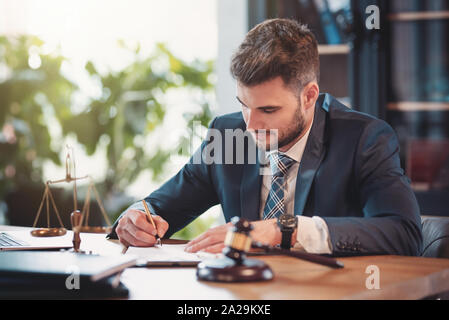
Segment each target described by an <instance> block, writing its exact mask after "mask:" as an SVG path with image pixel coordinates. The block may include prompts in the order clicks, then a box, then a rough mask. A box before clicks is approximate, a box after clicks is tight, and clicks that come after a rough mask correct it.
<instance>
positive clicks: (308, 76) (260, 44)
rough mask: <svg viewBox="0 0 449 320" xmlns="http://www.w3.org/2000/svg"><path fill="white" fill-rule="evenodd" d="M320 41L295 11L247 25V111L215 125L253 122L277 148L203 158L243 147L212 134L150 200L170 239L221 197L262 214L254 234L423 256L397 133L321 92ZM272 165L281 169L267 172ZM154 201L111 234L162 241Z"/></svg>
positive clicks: (217, 247) (197, 245)
mask: <svg viewBox="0 0 449 320" xmlns="http://www.w3.org/2000/svg"><path fill="white" fill-rule="evenodd" d="M317 48H318V47H317V42H316V39H315V37H314V36H313V34H312V33H311V32H310V30H308V29H307V28H306V27H305V26H303V25H301V24H299V23H298V22H296V21H293V20H286V19H274V20H268V21H265V22H263V23H261V24H259V25H257V26H256V27H255V28H253V29H252V30H251V31H250V32H249V33H248V34H247V36H246V38H245V39H244V41H243V43H242V44H241V45H240V47H239V49H238V51H237V52H236V53H235V55H234V57H233V59H232V65H231V72H232V75H233V76H234V78H235V79H236V80H237V99H238V101H239V102H240V103H241V105H242V112H239V113H233V114H229V115H225V116H222V117H218V118H215V119H214V120H213V121H212V123H211V125H210V129H209V132H217V131H218V133H222V135H221V136H226V131H229V130H230V129H232V130H235V131H238V130H246V132H251V135H252V137H253V138H254V141H255V142H256V144H257V147H258V150H259V152H262V153H265V156H266V158H263V157H262V159H261V158H257V159H256V161H254V162H251V161H249V159H250V157H251V155H250V153H251V152H250V150H251V141H246V142H245V144H244V157H243V158H244V159H245V161H243V163H242V162H239V161H234V163H232V164H229V163H227V162H224V161H214V162H212V163H211V162H210V161H209V162H207V161H206V162H207V163H206V162H205V161H201V163H195V161H192V160H193V159H195V157H196V156H197V155H204V154H205V153H206V154H210V155H212V154H214V157H215V158H214V159H219V160H220V157H222V158H223V159H225V158H226V159H228V158H229V157H228V156H229V153H230V152H231V153H232V152H234V151H236V150H237V149H236V147H235V146H234V147H233V148H231V151H230V150H228V149H226V148H225V147H224V146H223V147H222V149H219V150H214V151H213V152H211V150H208V147H209V146H210V145H211V144H213V143H214V141H215V142H217V141H219V139H220V138H217V137H216V135H214V138H213V139H212V138H211V136H212V135H211V134H209V136H208V138H207V139H206V140H205V141H204V142H203V144H202V146H201V148H200V149H199V150H198V151H197V153H196V154H195V155H194V156H193V157H192V159H191V161H190V162H189V163H187V164H186V165H185V166H184V168H183V169H182V170H181V171H180V172H179V173H178V174H177V175H175V176H174V177H173V178H171V179H170V180H169V181H168V182H166V183H165V184H164V185H163V186H162V187H161V188H160V189H158V190H156V191H154V192H153V193H152V194H150V195H149V196H148V197H147V198H146V199H145V200H146V201H147V203H148V204H149V206H150V208H151V211H152V214H154V220H155V222H156V226H157V233H158V235H159V236H160V237H169V236H170V235H172V234H173V233H174V232H176V231H177V230H179V229H181V228H183V227H184V226H186V225H187V224H188V223H190V222H191V221H192V220H194V219H195V218H196V217H198V216H199V215H200V214H201V213H203V212H204V211H205V210H207V209H208V208H210V207H211V206H213V205H216V204H221V206H222V209H223V213H224V216H225V219H226V221H227V222H229V221H230V219H231V218H232V217H233V216H240V217H243V218H246V219H249V220H251V221H253V222H252V224H253V226H254V230H253V231H252V233H251V236H252V238H253V239H254V240H256V241H260V242H263V243H267V244H270V245H273V246H275V245H281V246H282V247H286V248H291V247H294V248H297V249H301V250H305V251H307V252H311V253H321V254H332V255H336V256H337V255H357V254H360V255H361V254H398V255H419V254H420V251H421V246H422V235H421V223H420V213H419V208H418V205H417V202H416V199H415V196H414V194H413V192H412V190H411V188H410V185H409V180H408V178H407V177H406V176H405V175H404V173H403V170H402V169H401V168H400V162H399V155H398V150H399V148H398V142H397V138H396V136H395V133H394V132H393V130H392V129H391V127H390V126H389V125H388V124H386V123H385V122H384V121H382V120H379V119H376V118H374V117H371V116H369V115H366V114H362V113H359V112H356V111H353V110H351V109H349V108H347V107H345V106H344V105H342V104H340V103H339V102H338V101H337V100H336V99H334V98H333V97H331V96H330V95H328V94H320V93H319V87H318V78H319V56H318V49H317ZM270 130H274V133H273V132H272V131H270ZM276 130H277V131H276ZM217 139H218V140H217ZM225 144H226V143H225ZM276 144H277V148H276ZM217 145H221V144H217ZM273 148H275V149H274V150H273ZM237 153H238V152H237ZM239 156H241V155H239V154H237V155H236V154H231V156H230V157H231V158H232V159H233V160H236V157H239ZM227 157H228V158H227ZM264 159H265V160H266V161H263V160H264ZM264 163H268V165H267V166H265V167H264ZM263 168H268V169H271V170H268V172H269V173H268V174H265V175H263V174H261V172H262V170H261V169H263ZM265 172H266V171H265ZM142 211H143V210H142V208H141V207H140V205H139V204H138V203H137V204H135V205H133V206H131V207H130V208H129V209H128V210H127V211H126V212H125V213H124V214H122V216H121V218H120V219H119V220H118V221H117V222H116V223H115V225H114V228H115V232H113V233H112V234H111V237H114V236H118V238H119V239H120V241H121V242H122V243H124V244H125V245H134V246H152V245H154V243H155V241H156V239H155V235H156V230H155V229H154V228H153V227H152V225H151V224H150V223H149V222H148V221H147V220H146V218H145V214H144V213H143V212H142ZM292 215H294V217H292ZM228 227H229V223H228V224H226V225H223V226H218V227H216V228H212V229H210V230H208V231H207V232H205V233H204V234H202V235H200V236H199V237H197V238H196V239H194V240H192V241H190V242H189V243H188V245H187V248H186V250H187V251H190V252H196V251H199V250H204V251H208V252H220V251H221V250H222V249H223V247H224V243H223V242H224V238H225V234H226V232H227V229H228Z"/></svg>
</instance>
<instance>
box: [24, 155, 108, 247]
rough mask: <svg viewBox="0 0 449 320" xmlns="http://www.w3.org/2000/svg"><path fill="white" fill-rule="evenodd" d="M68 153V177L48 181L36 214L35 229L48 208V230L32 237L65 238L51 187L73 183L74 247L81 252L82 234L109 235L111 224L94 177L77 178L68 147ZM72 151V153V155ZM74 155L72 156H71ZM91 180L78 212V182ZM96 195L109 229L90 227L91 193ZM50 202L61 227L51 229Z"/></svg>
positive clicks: (39, 230) (36, 233)
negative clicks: (80, 209) (42, 213)
mask: <svg viewBox="0 0 449 320" xmlns="http://www.w3.org/2000/svg"><path fill="white" fill-rule="evenodd" d="M67 149H69V150H68V152H67V156H66V162H65V165H66V176H65V178H64V179H60V180H54V181H52V180H48V181H47V182H46V184H45V190H44V195H43V197H42V201H41V203H40V205H39V209H38V211H37V214H36V218H35V219H34V223H33V228H36V225H37V222H38V220H39V217H40V214H41V212H42V209H43V207H44V204H45V206H46V212H47V227H46V228H38V229H35V230H32V231H31V235H32V236H34V237H57V236H63V235H65V234H66V233H67V229H66V228H65V227H64V224H63V223H62V220H61V216H60V214H59V210H58V208H57V206H56V203H55V200H54V197H53V194H52V192H51V189H50V185H54V184H60V183H72V182H73V212H72V214H71V217H70V218H71V224H72V230H73V245H74V248H73V249H74V251H75V252H79V247H80V243H81V239H80V233H81V232H87V233H109V232H111V229H112V227H111V222H110V220H109V217H108V215H107V214H106V211H105V209H104V206H103V203H102V201H101V198H100V196H99V194H98V191H97V189H96V187H95V184H94V182H93V179H92V177H90V176H89V175H86V176H83V177H76V165H75V160H74V159H75V157H74V155H73V149H72V148H70V147H67ZM70 150H71V153H70ZM71 154H72V155H71ZM72 169H73V175H72ZM86 179H89V185H88V188H87V192H86V198H85V200H84V205H83V209H82V212H80V211H79V210H78V208H77V207H78V206H77V188H76V182H77V181H79V180H86ZM92 192H93V193H94V196H95V199H96V201H97V203H98V206H99V208H100V211H101V213H102V215H103V217H104V219H105V221H106V223H107V224H108V226H107V227H102V226H89V224H88V223H89V213H90V199H91V193H92ZM50 202H51V205H52V207H53V210H54V212H55V214H56V217H57V218H58V221H59V224H60V227H53V228H51V227H50Z"/></svg>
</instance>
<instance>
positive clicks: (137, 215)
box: [129, 209, 157, 236]
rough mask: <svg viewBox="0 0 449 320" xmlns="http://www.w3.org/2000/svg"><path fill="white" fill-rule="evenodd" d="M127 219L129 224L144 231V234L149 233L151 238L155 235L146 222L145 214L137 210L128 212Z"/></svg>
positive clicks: (149, 224) (148, 222)
mask: <svg viewBox="0 0 449 320" xmlns="http://www.w3.org/2000/svg"><path fill="white" fill-rule="evenodd" d="M129 212H130V214H129V219H130V220H131V222H132V223H133V224H134V225H135V226H136V227H137V228H139V229H141V230H143V231H145V232H146V233H149V234H151V235H153V236H155V235H156V233H157V232H156V230H155V228H154V227H153V225H152V224H151V222H150V221H148V218H147V215H146V213H145V212H142V211H139V210H134V209H132V210H130V211H129Z"/></svg>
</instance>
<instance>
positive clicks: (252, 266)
mask: <svg viewBox="0 0 449 320" xmlns="http://www.w3.org/2000/svg"><path fill="white" fill-rule="evenodd" d="M231 222H232V224H233V227H232V228H231V229H230V230H229V231H228V233H227V234H226V239H225V246H226V247H225V248H224V249H223V254H224V258H220V259H211V260H205V261H203V262H201V263H199V264H198V267H197V272H196V275H197V278H198V279H199V280H205V281H218V282H245V281H266V280H271V279H273V271H272V270H271V269H270V267H269V266H268V265H267V264H266V263H265V262H263V261H261V260H256V259H247V258H246V253H247V252H248V251H249V249H250V248H251V243H252V239H251V237H250V235H249V233H250V231H251V230H252V229H253V226H252V225H251V223H250V222H249V221H248V220H245V219H241V218H239V217H234V218H232V219H231Z"/></svg>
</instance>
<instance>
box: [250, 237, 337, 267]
mask: <svg viewBox="0 0 449 320" xmlns="http://www.w3.org/2000/svg"><path fill="white" fill-rule="evenodd" d="M251 247H252V248H257V249H263V250H265V252H274V253H279V254H284V255H286V256H291V257H295V258H298V259H301V260H306V261H309V262H313V263H317V264H321V265H323V266H328V267H331V268H336V269H338V268H344V265H343V263H342V262H340V261H338V260H335V259H333V258H329V257H324V256H320V255H317V254H311V253H306V252H296V251H290V250H286V249H281V248H276V247H271V246H268V245H265V244H262V243H260V242H256V241H253V243H252V244H251Z"/></svg>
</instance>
